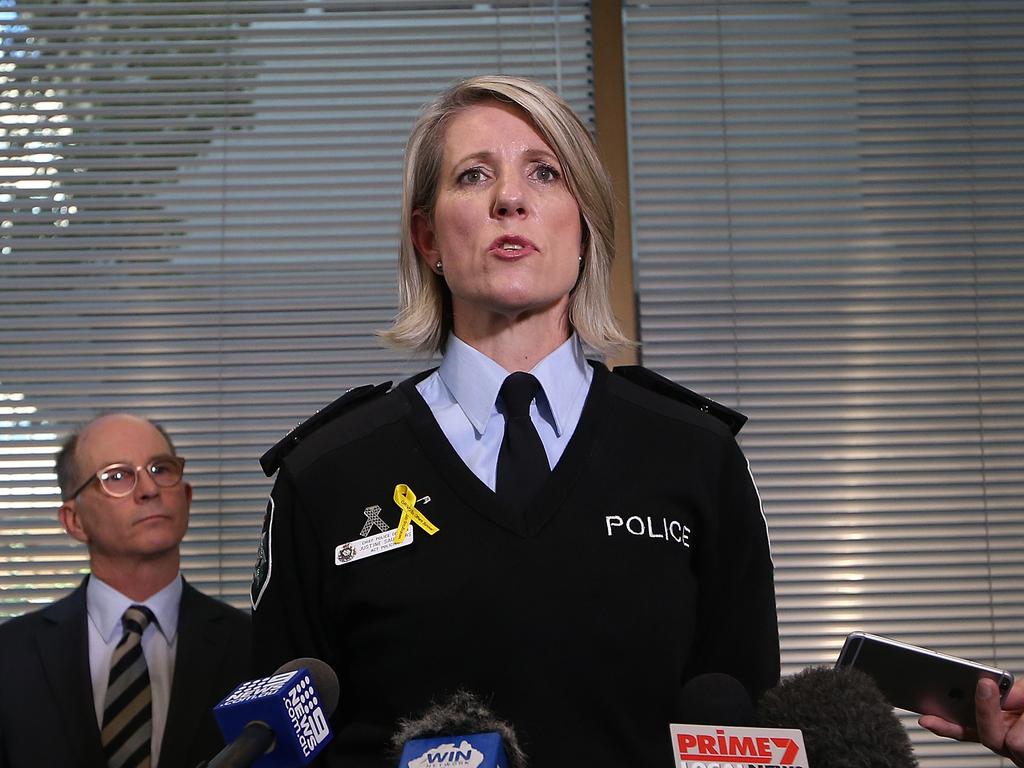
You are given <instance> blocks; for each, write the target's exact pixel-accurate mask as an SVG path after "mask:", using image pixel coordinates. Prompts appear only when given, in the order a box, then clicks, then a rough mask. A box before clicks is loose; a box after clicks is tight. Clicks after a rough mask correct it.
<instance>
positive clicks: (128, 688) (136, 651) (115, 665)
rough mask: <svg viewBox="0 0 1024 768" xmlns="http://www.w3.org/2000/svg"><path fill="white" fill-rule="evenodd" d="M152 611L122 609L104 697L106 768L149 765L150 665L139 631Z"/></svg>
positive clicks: (135, 607)
mask: <svg viewBox="0 0 1024 768" xmlns="http://www.w3.org/2000/svg"><path fill="white" fill-rule="evenodd" d="M151 621H155V617H154V616H153V612H152V611H151V610H149V608H147V607H146V606H144V605H133V606H131V607H129V608H128V610H126V611H125V612H124V616H123V617H121V623H122V624H123V625H124V635H123V636H122V637H121V642H119V643H118V644H117V648H115V649H114V655H113V657H112V658H111V659H110V681H109V683H108V684H107V695H106V698H105V699H104V700H103V728H102V729H101V731H100V741H101V742H102V744H103V753H104V754H105V755H106V756H107V765H108V766H109V768H139V767H140V766H141V767H143V768H149V765H150V735H151V733H152V730H153V707H152V695H151V691H150V688H149V668H148V667H147V666H146V657H145V656H143V655H142V633H143V632H145V630H146V627H147V626H149V623H150V622H151Z"/></svg>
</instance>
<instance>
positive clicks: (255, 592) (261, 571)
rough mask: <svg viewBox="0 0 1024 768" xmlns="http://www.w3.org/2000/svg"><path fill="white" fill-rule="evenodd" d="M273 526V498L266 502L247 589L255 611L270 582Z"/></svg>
mask: <svg viewBox="0 0 1024 768" xmlns="http://www.w3.org/2000/svg"><path fill="white" fill-rule="evenodd" d="M273 524H274V497H273V496H271V497H270V500H269V501H268V502H267V513H266V514H265V515H264V516H263V530H262V532H261V533H260V546H259V549H258V550H257V551H256V565H255V566H254V567H253V569H252V585H251V586H250V587H249V599H250V600H251V601H252V609H253V610H254V611H255V610H256V607H257V606H258V605H259V604H260V598H261V597H263V592H264V590H266V588H267V583H268V582H269V581H270V566H271V561H270V553H271V549H270V531H271V526H272V525H273Z"/></svg>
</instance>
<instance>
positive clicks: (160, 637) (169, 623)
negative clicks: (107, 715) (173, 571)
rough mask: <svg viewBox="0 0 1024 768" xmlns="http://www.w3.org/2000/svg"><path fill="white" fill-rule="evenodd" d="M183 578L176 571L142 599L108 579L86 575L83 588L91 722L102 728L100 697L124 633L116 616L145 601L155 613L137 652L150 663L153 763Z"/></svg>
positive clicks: (166, 699)
mask: <svg viewBox="0 0 1024 768" xmlns="http://www.w3.org/2000/svg"><path fill="white" fill-rule="evenodd" d="M181 590H182V582H181V575H180V574H179V575H178V576H177V577H176V578H175V579H174V580H173V581H172V582H171V583H170V584H168V585H167V586H166V587H164V588H163V589H161V590H160V591H159V592H157V593H156V594H155V595H153V596H152V597H150V598H149V599H147V600H144V601H143V602H142V603H136V601H134V600H132V599H130V598H128V597H125V596H124V595H122V594H121V593H120V592H118V591H117V590H116V589H114V588H113V587H111V586H110V585H109V584H106V583H105V582H103V581H101V580H100V579H97V578H96V577H95V576H90V577H89V583H88V584H87V585H86V588H85V606H86V610H87V611H88V614H89V672H90V674H91V676H92V696H93V703H94V705H95V707H96V723H97V724H98V725H99V727H100V728H101V729H102V728H103V703H104V702H103V700H104V698H106V695H107V683H108V682H109V678H110V659H111V657H112V656H113V655H114V649H115V648H117V644H118V643H119V642H120V641H121V637H122V635H124V627H123V626H122V624H121V617H122V616H124V612H125V611H126V610H127V609H128V607H129V606H132V605H136V604H139V605H145V606H146V607H147V608H149V610H151V611H152V612H153V615H154V616H156V621H155V622H151V623H150V625H149V626H148V627H146V630H145V632H143V633H142V653H143V655H144V656H145V657H146V666H147V667H149V685H150V690H151V691H152V695H153V735H152V738H151V747H152V750H151V751H152V755H153V762H152V764H153V767H154V768H156V763H157V757H158V756H159V755H160V745H161V744H162V742H163V736H164V726H165V725H166V723H167V709H168V706H169V705H170V701H171V681H172V680H173V679H174V655H175V650H176V649H177V643H178V610H179V608H180V607H181Z"/></svg>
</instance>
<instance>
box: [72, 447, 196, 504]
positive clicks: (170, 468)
mask: <svg viewBox="0 0 1024 768" xmlns="http://www.w3.org/2000/svg"><path fill="white" fill-rule="evenodd" d="M142 470H146V475H147V476H148V477H149V479H150V480H152V481H153V482H154V483H156V484H157V485H158V486H160V487H161V488H172V487H174V486H175V485H177V484H178V483H180V482H181V476H182V474H183V473H184V471H185V460H184V459H183V458H181V457H180V456H158V457H157V458H155V459H150V460H149V463H148V464H146V465H145V466H142V467H133V466H132V465H131V464H111V465H110V466H109V467H104V468H103V469H101V470H99V471H98V472H96V473H95V474H93V475H90V476H89V479H88V480H86V481H85V482H84V483H82V484H81V485H80V486H78V489H77V490H76V491H75V492H74V493H72V494H71V495H70V496H69V497H68V498H69V499H73V498H75V497H76V496H78V494H80V493H81V492H82V491H84V490H85V489H86V488H88V487H89V483H91V482H92V481H93V480H99V481H100V488H101V489H102V490H103V492H104V493H105V494H107V495H108V496H113V497H114V498H115V499H120V498H123V497H125V496H127V495H128V494H130V493H131V492H132V491H134V490H135V486H136V484H137V483H138V482H139V472H141V471H142Z"/></svg>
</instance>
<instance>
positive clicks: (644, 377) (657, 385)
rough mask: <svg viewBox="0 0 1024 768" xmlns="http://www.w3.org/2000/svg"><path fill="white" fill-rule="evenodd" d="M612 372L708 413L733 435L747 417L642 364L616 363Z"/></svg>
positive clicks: (741, 426) (741, 427) (745, 421)
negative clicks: (723, 424)
mask: <svg viewBox="0 0 1024 768" xmlns="http://www.w3.org/2000/svg"><path fill="white" fill-rule="evenodd" d="M612 373H617V374H618V375H619V376H622V377H623V378H624V379H629V380H630V381H631V382H633V383H634V384H638V385H640V386H641V387H643V388H644V389H650V390H652V391H654V392H657V393H658V394H659V395H664V396H665V397H671V398H672V399H673V400H679V401H680V402H683V403H686V404H687V405H689V406H691V407H693V408H696V409H697V410H698V411H702V412H703V413H710V414H711V415H712V416H714V417H715V418H716V419H718V420H719V421H722V422H724V423H725V425H726V426H728V427H729V429H730V430H732V433H733V434H734V435H738V434H739V432H740V430H741V429H743V425H744V424H746V423H747V417H746V416H744V415H743V414H742V413H740V412H739V411H734V410H733V409H732V408H729V407H727V406H724V405H722V404H721V403H716V402H715V401H714V400H712V399H710V398H707V397H704V395H698V394H697V393H696V392H694V391H692V390H689V389H687V388H686V387H684V386H682V385H680V384H676V383H675V382H674V381H672V380H671V379H666V378H665V377H664V376H662V375H661V374H658V373H655V372H654V371H652V370H650V369H649V368H644V367H643V366H642V365H618V366H616V367H615V368H613V369H612Z"/></svg>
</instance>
